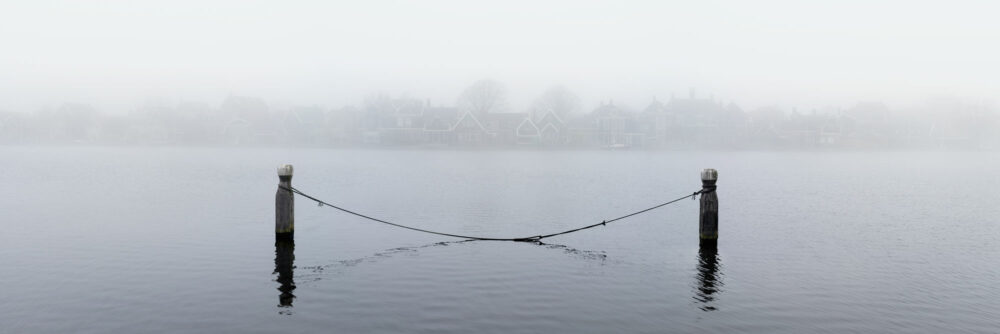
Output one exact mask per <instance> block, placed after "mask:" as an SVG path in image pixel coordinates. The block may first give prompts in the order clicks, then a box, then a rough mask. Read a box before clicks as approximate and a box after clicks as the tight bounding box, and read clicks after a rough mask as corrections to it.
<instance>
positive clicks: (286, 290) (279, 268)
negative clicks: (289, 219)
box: [272, 239, 295, 308]
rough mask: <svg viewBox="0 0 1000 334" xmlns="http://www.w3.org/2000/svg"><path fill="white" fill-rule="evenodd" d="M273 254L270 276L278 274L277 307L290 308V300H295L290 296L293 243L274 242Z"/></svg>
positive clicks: (290, 241) (292, 284)
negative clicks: (272, 268) (272, 269)
mask: <svg viewBox="0 0 1000 334" xmlns="http://www.w3.org/2000/svg"><path fill="white" fill-rule="evenodd" d="M274 253H275V255H274V272H273V273H272V274H275V273H276V274H278V278H277V279H276V280H275V281H277V282H278V284H280V286H278V291H281V294H280V295H278V307H283V308H284V307H292V300H294V299H295V295H293V294H292V291H295V280H294V279H293V277H292V275H293V271H294V270H295V241H293V240H281V239H279V240H277V241H275V242H274Z"/></svg>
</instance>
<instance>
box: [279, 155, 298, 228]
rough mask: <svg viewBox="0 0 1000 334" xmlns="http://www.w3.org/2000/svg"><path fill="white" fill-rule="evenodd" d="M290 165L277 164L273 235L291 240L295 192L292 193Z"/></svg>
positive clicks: (293, 224) (293, 225)
mask: <svg viewBox="0 0 1000 334" xmlns="http://www.w3.org/2000/svg"><path fill="white" fill-rule="evenodd" d="M291 189H292V165H281V166H278V193H277V194H276V195H275V198H274V236H275V239H279V240H282V239H284V240H293V239H294V236H295V194H294V193H292V190H291Z"/></svg>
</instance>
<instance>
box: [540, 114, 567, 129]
mask: <svg viewBox="0 0 1000 334" xmlns="http://www.w3.org/2000/svg"><path fill="white" fill-rule="evenodd" d="M553 123H555V124H558V126H559V127H561V126H564V125H566V122H565V121H563V119H562V117H559V115H558V114H556V113H555V112H554V111H552V110H548V111H546V112H545V113H544V114H542V117H541V118H539V119H538V122H537V123H536V124H541V125H542V126H543V127H544V126H545V125H548V124H553Z"/></svg>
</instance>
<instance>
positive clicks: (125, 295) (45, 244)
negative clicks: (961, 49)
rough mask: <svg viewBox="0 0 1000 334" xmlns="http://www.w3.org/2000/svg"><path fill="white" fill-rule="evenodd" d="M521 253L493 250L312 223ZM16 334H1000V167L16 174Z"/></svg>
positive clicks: (420, 154)
mask: <svg viewBox="0 0 1000 334" xmlns="http://www.w3.org/2000/svg"><path fill="white" fill-rule="evenodd" d="M281 163H292V164H294V165H295V176H294V178H293V180H292V184H293V185H294V186H295V187H297V188H298V189H300V190H302V191H304V192H306V193H309V194H311V195H314V196H316V197H319V198H321V199H323V200H326V201H328V202H331V203H335V204H337V205H341V206H343V207H345V208H349V209H352V210H356V211H358V212H361V213H365V214H369V215H372V216H375V217H378V218H382V219H386V220H390V221H393V222H398V223H402V224H407V225H413V226H416V227H421V228H427V229H432V230H440V231H444V232H449V233H457V234H468V235H481V236H488V237H521V236H530V235H537V234H544V233H552V232H558V231H562V230H567V229H570V228H575V227H579V226H583V225H589V224H593V223H595V222H600V221H601V220H603V219H609V218H614V217H617V216H620V215H623V214H626V213H629V212H632V211H636V210H639V209H643V208H646V207H650V206H652V205H655V204H659V203H663V202H665V201H668V200H671V199H674V198H677V197H680V196H684V195H685V194H690V193H691V192H693V191H695V190H698V189H699V188H700V181H699V172H700V171H701V169H703V168H716V169H718V170H719V182H718V186H719V187H718V197H719V200H720V212H719V215H720V240H719V246H718V250H717V251H710V250H699V246H698V230H697V228H698V226H697V225H698V223H697V221H698V202H697V201H692V200H683V201H680V202H678V203H675V204H672V205H668V206H665V207H662V208H660V209H657V210H653V211H650V212H648V213H645V214H642V215H638V216H635V217H632V218H629V219H626V220H622V221H619V222H616V223H614V224H609V225H608V226H602V227H597V228H593V229H588V230H584V231H580V232H577V233H573V234H568V235H563V236H559V237H554V238H551V239H546V240H545V243H544V244H533V243H524V242H494V241H470V242H463V241H461V240H458V239H454V238H448V237H441V236H435V235H429V234H423V233H418V232H414V231H409V230H403V229H399V228H394V227H391V226H386V225H381V224H378V223H374V222H371V221H367V220H363V219H360V218H358V217H354V216H349V215H346V214H344V213H342V212H339V211H336V210H334V209H332V208H329V207H319V206H317V205H316V204H315V203H313V202H310V201H308V200H306V199H305V198H303V197H297V198H296V235H295V242H294V245H291V244H277V245H276V243H275V240H274V233H273V231H274V230H273V228H274V195H275V191H276V190H277V188H276V186H277V181H278V180H277V176H276V173H275V167H276V166H277V165H278V164H281ZM0 185H2V187H0V214H2V218H0V228H2V230H3V233H2V234H0V245H2V246H0V263H2V264H3V266H2V268H3V269H2V271H0V284H2V286H3V289H2V290H0V291H2V293H0V332H3V333H67V332H73V333H114V332H136V333H140V332H141V333H206V332H259V333H265V332H267V333H275V332H282V333H300V332H301V333H311V332H319V331H323V332H337V333H358V332H415V333H421V332H422V333H441V332H452V333H458V332H462V333H465V332H479V333H549V332H573V333H616V332H631V333H662V332H692V333H703V332H751V333H803V332H866V333H870V332H908V333H941V332H949V333H953V332H982V333H996V332H998V331H1000V284H998V282H1000V269H998V268H1000V266H998V264H1000V225H998V222H1000V205H998V204H1000V192H998V191H997V189H1000V156H998V155H997V154H995V153H914V152H907V153H884V152H862V153H837V152H826V153H807V152H780V153H768V152H711V153H701V152H618V151H558V152H543V151H478V152H477V151H433V150H432V151H393V150H370V151H366V150H324V149H217V148H149V149H139V148H32V147H3V148H0Z"/></svg>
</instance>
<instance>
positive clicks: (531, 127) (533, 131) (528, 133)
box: [517, 118, 541, 137]
mask: <svg viewBox="0 0 1000 334" xmlns="http://www.w3.org/2000/svg"><path fill="white" fill-rule="evenodd" d="M540 134H541V131H538V126H537V125H535V122H532V121H531V118H525V119H524V120H523V121H521V124H519V125H518V126H517V135H518V136H521V137H535V136H538V135H540Z"/></svg>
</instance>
